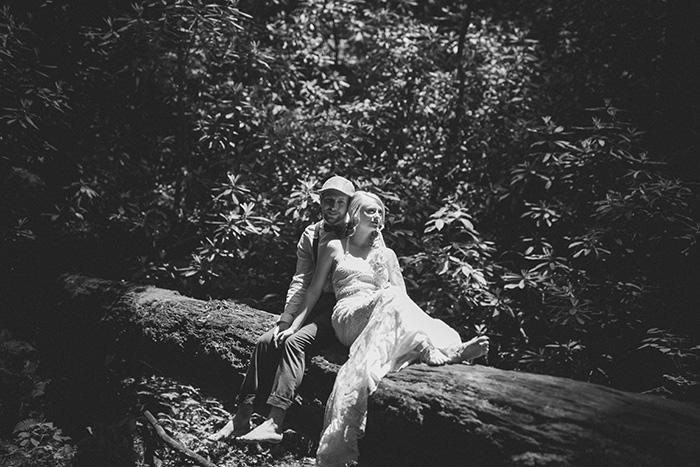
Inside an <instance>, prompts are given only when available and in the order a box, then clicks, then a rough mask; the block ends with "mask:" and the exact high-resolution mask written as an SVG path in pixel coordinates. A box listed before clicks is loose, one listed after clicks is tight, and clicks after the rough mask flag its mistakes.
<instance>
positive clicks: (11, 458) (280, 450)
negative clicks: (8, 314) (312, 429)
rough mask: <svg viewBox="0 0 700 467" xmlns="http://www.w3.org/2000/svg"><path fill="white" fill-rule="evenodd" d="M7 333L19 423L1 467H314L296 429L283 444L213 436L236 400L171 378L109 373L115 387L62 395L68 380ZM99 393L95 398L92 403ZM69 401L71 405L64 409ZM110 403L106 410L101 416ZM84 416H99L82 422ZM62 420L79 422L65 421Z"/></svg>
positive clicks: (1, 451)
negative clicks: (45, 368)
mask: <svg viewBox="0 0 700 467" xmlns="http://www.w3.org/2000/svg"><path fill="white" fill-rule="evenodd" d="M0 334H1V335H0V412H3V413H2V414H0V415H3V417H6V416H7V415H10V414H11V415H14V417H15V419H16V420H19V421H18V422H11V424H10V425H7V423H4V427H3V428H4V429H3V432H2V433H1V434H0V467H44V466H45V467H97V466H100V467H127V466H128V467H170V466H173V467H175V466H177V467H180V466H196V465H204V466H208V467H212V466H216V467H252V466H255V467H307V466H313V465H314V453H315V449H316V443H315V442H314V441H313V440H310V439H309V438H307V437H304V436H303V435H301V434H299V433H296V432H294V431H292V430H287V431H286V432H285V434H284V439H283V441H282V442H281V443H280V444H277V445H269V444H268V445H260V444H252V445H248V444H243V443H239V442H235V441H231V440H226V441H210V440H208V439H207V438H208V436H209V435H211V434H213V433H215V432H216V431H217V430H218V429H219V428H221V427H222V426H223V425H225V424H226V422H227V421H228V420H229V419H230V417H231V413H230V412H229V411H227V410H226V408H225V407H228V405H229V401H224V400H220V399H217V398H215V397H211V396H209V395H207V394H205V393H204V391H202V390H201V389H199V388H196V387H193V386H192V385H188V384H184V383H182V382H180V381H177V380H176V379H173V378H170V377H168V376H165V375H153V374H151V375H144V374H143V373H142V374H141V375H140V376H137V377H134V376H129V375H124V374H120V375H119V377H118V378H116V379H115V378H114V376H116V374H115V373H114V372H113V373H112V374H111V377H110V378H103V379H111V380H112V381H111V382H110V383H109V387H107V386H105V385H103V386H101V387H98V388H97V389H96V388H95V387H94V386H90V387H89V389H88V390H87V391H83V392H81V389H80V388H77V387H76V386H70V389H68V390H63V391H60V395H59V396H58V397H57V396H56V390H55V389H54V390H52V389H51V388H52V387H53V386H60V384H58V383H57V381H59V379H60V378H56V377H55V375H54V376H53V378H54V379H55V381H52V379H50V378H48V377H47V376H46V375H41V374H40V372H39V371H38V369H39V365H38V363H37V362H38V357H37V355H38V352H37V351H36V349H34V347H33V346H32V345H30V344H28V343H26V342H23V341H20V340H16V339H14V338H12V337H11V336H10V334H9V333H8V332H6V331H2V333H0ZM81 383H83V381H78V384H81ZM85 383H86V384H87V383H88V382H87V381H85ZM71 393H72V394H71ZM91 393H94V394H93V395H94V396H95V400H90V401H88V400H86V399H87V398H91V396H90V395H88V396H87V397H86V396H85V394H91ZM98 393H100V394H98ZM81 399H82V400H81ZM62 401H63V402H64V405H65V407H56V405H57V404H60V403H61V402H62ZM107 405H111V407H110V408H106V406H107ZM52 406H53V407H52ZM102 406H105V413H104V414H101V413H97V412H99V411H100V407H102ZM115 408H116V409H115ZM9 409H12V410H11V411H10V410H9ZM77 412H83V413H80V414H78V413H77ZM90 412H92V413H90ZM17 414H19V417H17ZM56 414H58V415H56ZM148 415H152V417H153V418H152V419H151V420H149V417H148ZM8 419H9V417H7V418H6V420H5V422H7V421H8ZM76 419H79V420H83V421H84V420H92V421H91V422H89V426H87V425H83V426H78V425H80V422H78V423H77V424H76ZM62 421H69V423H67V424H66V425H70V424H72V425H73V426H72V427H69V426H61V425H62V423H61V422H62ZM154 421H155V422H156V424H157V425H158V427H160V428H162V430H160V429H158V428H156V426H155V425H154V423H153V422H154ZM259 421H261V420H254V422H259ZM159 432H160V433H159ZM167 438H170V440H167Z"/></svg>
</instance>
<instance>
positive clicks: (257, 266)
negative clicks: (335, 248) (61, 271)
mask: <svg viewBox="0 0 700 467" xmlns="http://www.w3.org/2000/svg"><path fill="white" fill-rule="evenodd" d="M453 3H454V2H431V3H429V4H424V5H417V4H413V3H407V2H374V3H371V2H370V3H368V2H364V1H360V0H353V1H347V2H330V3H329V2H325V1H321V0H309V1H305V2H299V3H283V2H276V1H275V2H241V3H237V2H233V1H228V0H227V1H219V2H207V1H203V0H167V1H154V0H144V1H141V2H137V3H135V4H133V5H128V6H127V5H121V6H119V5H116V4H112V3H110V8H109V9H105V10H104V11H105V12H104V13H103V12H102V11H100V12H99V13H96V12H95V11H93V10H89V11H90V12H91V14H90V15H88V17H89V18H88V19H86V20H85V22H84V23H81V22H80V21H79V20H78V19H77V18H80V17H81V13H83V12H86V11H88V10H83V9H81V8H86V7H84V6H80V5H76V4H72V3H70V2H60V1H54V2H45V3H43V4H41V6H40V7H35V8H34V9H35V10H37V12H40V13H41V15H28V14H24V13H26V12H29V10H31V8H29V7H27V10H26V11H25V10H24V9H22V8H20V7H18V6H14V7H13V8H11V9H10V8H5V9H3V10H2V16H1V17H0V31H2V34H3V38H4V39H3V42H2V47H3V49H2V52H3V53H2V54H0V65H2V67H1V68H0V81H2V82H3V83H10V85H8V86H4V85H3V87H2V88H1V89H0V99H2V102H3V105H2V106H0V107H1V108H2V110H1V111H0V124H2V125H4V127H5V129H6V130H7V132H5V133H3V136H0V149H1V150H2V157H3V159H2V163H3V164H4V165H3V169H4V172H3V177H4V178H6V179H7V180H10V181H12V183H13V184H14V185H13V186H17V187H19V190H12V189H7V190H5V191H3V195H6V199H8V200H9V204H8V205H9V206H10V207H9V209H8V210H6V213H5V214H6V215H5V216H3V219H2V224H1V225H0V239H1V240H2V242H3V245H11V244H13V242H14V243H15V244H16V243H17V242H23V243H24V244H29V245H31V244H34V243H38V244H41V243H42V242H49V240H56V239H59V240H61V241H67V240H70V241H74V242H77V243H78V244H79V245H82V244H83V243H82V242H85V243H87V240H94V243H95V244H98V245H101V246H99V247H95V250H94V251H96V252H97V253H104V252H105V251H107V252H110V253H111V254H112V256H111V257H112V258H113V259H112V260H111V262H106V263H101V264H95V263H99V260H95V262H94V263H89V264H90V265H91V266H92V267H93V268H95V269H96V270H97V271H98V272H100V273H101V274H114V275H117V276H119V277H121V276H128V278H129V279H132V280H136V281H139V282H152V283H157V284H159V285H161V286H165V287H171V288H176V289H178V290H180V291H182V292H184V293H187V294H191V295H196V296H200V297H239V298H246V299H249V300H255V301H257V304H258V305H259V306H262V307H267V308H269V309H271V310H274V311H279V309H280V308H281V302H282V297H283V296H284V294H285V289H286V286H287V284H288V281H289V277H290V276H291V274H292V272H293V269H294V263H295V256H294V246H295V243H296V241H297V238H298V236H299V233H300V232H301V230H302V229H303V228H304V226H305V225H307V224H308V223H309V222H311V221H312V220H315V219H316V218H317V216H318V211H317V200H318V197H317V194H316V193H315V190H316V189H317V188H318V186H319V184H320V183H321V182H322V181H323V180H324V179H325V178H327V177H328V176H329V175H331V174H333V173H340V174H343V175H345V176H347V177H349V178H351V179H353V180H355V181H356V182H357V185H358V187H360V188H364V189H369V190H372V191H374V192H376V193H378V194H380V195H381V196H382V197H383V198H384V199H385V201H386V202H387V205H388V208H389V215H388V229H386V230H385V232H384V235H385V237H386V240H387V243H388V244H389V245H390V246H392V247H393V248H395V249H396V250H397V252H398V253H399V255H400V256H401V262H402V265H403V267H404V273H405V276H406V281H407V284H408V286H409V289H410V290H409V292H410V293H411V295H412V296H413V297H414V298H415V299H416V300H417V301H418V302H419V304H420V305H421V306H424V307H425V308H426V310H428V311H429V312H430V313H431V314H433V315H434V316H436V317H440V318H442V319H445V320H446V321H448V322H449V323H450V324H452V325H454V326H455V327H456V328H457V329H459V331H460V333H462V335H463V337H465V338H466V337H471V336H472V335H474V334H483V333H487V334H489V335H491V336H492V338H493V342H494V346H493V347H494V348H495V349H496V350H495V351H494V354H493V355H492V356H491V357H490V362H491V363H493V364H496V365H500V366H503V367H509V368H517V369H523V370H528V371H537V372H546V373H551V374H558V375H564V376H567V377H573V378H579V379H585V380H592V381H597V382H604V383H610V384H618V383H619V382H620V380H621V378H622V377H621V376H616V375H618V374H619V375H621V374H624V372H623V371H621V368H622V367H624V366H625V364H626V362H628V361H629V360H630V359H631V357H630V356H631V355H635V356H644V355H646V352H651V351H658V352H659V353H661V354H663V355H666V356H668V355H669V352H663V351H661V350H660V349H661V348H665V349H671V348H674V349H680V348H682V349H683V350H682V351H680V350H679V352H681V353H682V355H683V357H682V358H679V359H678V358H677V359H675V360H672V359H671V360H669V361H666V360H663V362H664V363H663V364H662V365H661V367H660V369H659V368H655V369H653V371H654V372H655V373H654V375H655V376H654V377H655V379H654V381H653V382H651V383H649V382H639V384H638V385H637V386H635V388H637V389H640V388H646V387H648V385H649V384H661V383H662V374H666V375H667V376H669V377H671V378H686V379H687V380H688V381H691V380H693V378H695V376H693V375H696V374H697V373H698V372H697V371H696V370H695V368H696V366H697V359H696V358H694V357H691V355H695V354H696V353H694V352H696V345H695V343H697V342H698V341H699V340H700V336H698V335H697V332H696V331H694V330H695V329H697V327H698V326H695V325H696V324H699V323H698V321H697V318H695V317H694V314H693V312H692V310H693V309H694V307H695V306H696V305H697V303H698V302H700V297H698V296H697V295H696V294H695V293H694V292H692V290H689V289H690V288H691V287H686V288H683V287H682V285H684V284H693V283H694V280H695V279H697V277H698V275H699V273H700V271H699V270H698V268H697V266H696V264H697V261H696V259H697V255H698V249H697V239H698V235H699V234H700V222H699V221H698V220H697V219H698V211H697V208H698V203H697V201H698V200H697V190H696V188H695V186H694V185H693V184H691V183H688V181H687V180H684V179H682V178H678V177H677V176H673V175H671V171H670V170H669V167H667V166H666V165H665V164H661V163H660V161H662V160H664V159H669V160H670V159H672V158H673V157H674V155H673V154H671V153H664V152H659V149H658V148H659V146H655V151H651V150H650V149H649V148H648V147H647V144H646V143H647V141H649V139H648V135H647V134H645V133H643V132H642V131H640V130H638V129H636V128H635V127H636V126H639V125H638V124H636V123H637V121H638V120H640V118H639V116H640V113H639V112H638V111H635V112H634V113H632V114H631V115H627V114H626V113H625V112H623V111H621V110H618V109H617V108H615V105H613V102H615V103H616V104H617V103H619V102H624V103H625V105H623V107H624V106H628V105H630V101H629V100H625V99H627V98H628V97H629V96H633V97H634V96H637V95H639V93H642V92H644V91H645V90H653V89H655V88H654V86H656V85H657V84H658V83H659V82H662V81H663V80H662V79H661V77H660V75H658V74H653V73H652V74H650V75H649V76H646V75H644V73H643V71H644V70H641V69H640V68H639V67H635V66H633V65H634V64H633V63H631V61H630V58H629V57H627V56H625V55H624V54H623V53H620V52H618V51H617V46H619V45H621V44H622V45H626V46H627V47H631V48H632V49H634V48H635V47H640V48H644V50H645V52H644V56H645V57H649V58H650V60H651V59H652V58H654V57H659V56H661V55H662V54H663V52H664V49H663V47H662V46H661V43H662V37H663V34H662V33H663V27H662V26H660V25H659V24H658V23H657V22H654V21H651V20H652V19H655V18H660V17H663V14H664V8H665V7H664V6H663V5H661V3H663V2H656V1H653V0H650V1H648V2H645V3H644V4H645V5H646V6H649V7H650V9H644V8H639V7H638V6H636V5H635V4H633V3H632V2H627V1H625V2H622V3H619V2H617V3H619V4H616V5H612V6H611V5H608V3H605V2H591V3H585V2H577V1H566V2H565V3H564V4H561V2H560V3H557V4H555V3H554V2H551V1H546V2H540V3H539V4H538V5H537V6H536V7H535V8H532V4H531V2H528V1H517V2H488V4H487V3H483V4H482V3H481V2H477V3H475V4H469V5H459V4H457V5H455V4H453ZM562 5H565V6H562ZM651 7H653V8H651ZM641 10H644V11H641ZM13 12H17V13H13ZM23 12H24V13H23ZM31 12H32V13H35V12H33V11H31ZM17 15H24V16H23V18H24V19H26V24H24V25H21V21H19V20H18V16H17ZM42 15H43V16H42ZM50 16H55V17H58V18H63V19H64V20H65V22H66V24H68V25H72V29H71V28H70V27H66V28H65V30H63V31H62V33H64V34H68V37H67V38H63V39H67V40H63V42H61V41H57V37H58V34H59V32H57V31H54V30H53V29H49V30H48V32H41V30H42V29H41V28H40V27H39V26H41V25H42V24H43V23H41V22H40V20H39V18H40V17H44V18H45V17H50ZM613 20H614V21H613ZM66 31H67V32H66ZM610 31H615V32H616V35H615V36H613V35H612V34H610ZM641 32H644V33H649V34H650V36H649V35H643V34H641ZM618 33H619V34H618ZM42 34H43V35H42ZM52 34H53V35H52ZM49 44H50V46H51V47H50V48H49ZM60 44H66V45H65V47H64V48H63V49H61V45H60ZM647 46H648V47H647ZM44 50H52V51H57V50H59V51H61V53H62V57H64V62H65V63H69V64H70V67H68V66H66V65H62V66H55V67H54V68H52V67H49V66H48V65H49V64H48V63H47V62H46V61H45V55H42V53H41V51H44ZM624 50H627V51H629V50H631V49H630V48H625V49H624ZM654 63H656V62H654ZM51 65H52V66H54V64H51ZM657 68H658V67H657V66H656V65H655V67H654V70H657ZM652 71H653V70H652ZM657 71H658V70H657ZM654 73H656V71H654ZM632 85H633V86H632ZM630 86H631V87H630ZM628 89H631V90H630V91H629V92H628ZM635 93H636V94H635ZM608 96H612V97H614V99H609V100H605V98H606V97H608ZM600 102H604V105H603V106H602V107H600V108H592V109H591V108H587V107H591V106H593V105H599V103H600ZM591 103H595V104H591ZM618 105H619V104H618ZM655 108H657V109H658V108H659V107H658V106H657V107H655ZM641 121H642V122H647V121H648V120H644V119H643V118H642V119H641ZM646 129H648V125H647V127H646V128H645V130H646ZM58 135H61V136H63V138H60V142H59V138H58V137H57V136H58ZM5 154H9V156H8V155H5ZM59 162H60V164H59ZM25 195H31V196H25ZM115 251H116V252H117V253H116V254H115V253H114V252H115ZM9 256H11V255H9ZM86 256H89V255H87V254H86ZM95 256H96V257H101V256H100V255H98V254H95ZM115 257H116V258H115ZM14 260H15V264H19V262H20V261H19V259H18V258H14ZM8 264H9V263H8ZM681 289H682V290H681ZM679 290H681V293H678V292H679ZM684 298H688V300H684ZM684 303H685V304H684ZM649 329H665V330H667V331H664V333H666V334H665V335H667V336H670V335H673V336H677V338H675V337H674V339H673V340H672V341H673V345H671V341H663V345H664V346H665V347H661V346H662V341H659V340H653V341H650V340H648V339H658V338H659V336H657V335H656V334H654V335H648V334H647V331H648V330H649ZM680 342H682V343H683V344H682V346H681V345H680V344H679V343H680ZM652 344H653V345H652ZM674 346H675V347H674ZM674 352H675V351H674ZM671 353H673V352H671ZM640 360H643V358H640ZM645 385H646V386H645ZM630 386H634V384H631V385H630Z"/></svg>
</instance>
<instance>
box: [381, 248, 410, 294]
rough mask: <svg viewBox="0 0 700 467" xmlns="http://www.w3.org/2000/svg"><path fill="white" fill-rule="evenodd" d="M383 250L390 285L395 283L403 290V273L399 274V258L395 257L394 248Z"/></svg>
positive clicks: (404, 288)
mask: <svg viewBox="0 0 700 467" xmlns="http://www.w3.org/2000/svg"><path fill="white" fill-rule="evenodd" d="M384 251H385V253H384V256H385V258H386V259H385V261H386V263H387V269H388V270H389V282H391V285H397V286H399V287H401V288H402V289H403V290H404V291H405V290H406V283H405V282H404V280H403V274H401V265H400V264H399V260H398V258H397V257H396V253H394V250H392V249H391V248H386V249H385V250H384Z"/></svg>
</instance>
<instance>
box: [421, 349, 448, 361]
mask: <svg viewBox="0 0 700 467" xmlns="http://www.w3.org/2000/svg"><path fill="white" fill-rule="evenodd" d="M420 361H421V362H423V363H427V364H428V365H430V366H440V365H444V364H445V363H448V362H449V361H450V357H448V356H447V355H445V354H444V353H442V351H441V350H439V349H437V348H435V347H433V346H432V345H429V346H427V347H426V348H424V349H423V350H422V351H421V353H420Z"/></svg>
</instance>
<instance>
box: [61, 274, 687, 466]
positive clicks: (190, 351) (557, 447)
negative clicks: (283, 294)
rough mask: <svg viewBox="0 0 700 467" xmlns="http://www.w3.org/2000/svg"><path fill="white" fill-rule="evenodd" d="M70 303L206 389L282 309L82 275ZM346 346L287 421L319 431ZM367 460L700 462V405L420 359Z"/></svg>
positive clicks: (375, 401)
mask: <svg viewBox="0 0 700 467" xmlns="http://www.w3.org/2000/svg"><path fill="white" fill-rule="evenodd" d="M60 285H61V290H62V293H63V301H64V305H67V306H64V307H62V309H63V310H69V311H66V312H64V313H68V314H67V315H66V318H69V317H72V319H74V320H75V323H76V325H80V326H84V329H90V330H92V331H91V332H97V333H100V334H101V335H102V339H103V340H106V341H107V342H108V345H110V346H112V347H113V350H114V351H119V352H122V353H125V354H133V355H136V354H142V355H147V356H148V358H149V361H155V362H157V363H155V364H156V365H160V368H162V369H164V371H173V372H178V373H183V374H187V376H188V377H189V378H191V379H192V380H194V381H196V382H197V383H199V384H202V385H203V386H205V387H216V388H219V389H221V390H224V391H229V393H230V396H231V397H232V396H233V395H234V394H235V391H236V390H237V388H238V387H239V385H240V382H241V380H242V375H243V372H244V370H245V368H246V366H247V361H248V356H249V354H250V351H251V350H252V348H253V346H254V344H255V340H256V338H257V337H258V336H259V335H260V334H261V333H263V332H264V331H265V330H267V329H268V328H269V327H270V326H271V325H272V324H273V323H274V321H275V316H274V315H272V314H270V313H267V312H264V311H260V310H256V309H254V308H252V307H250V306H247V305H245V304H241V303H237V302H234V301H219V300H216V301H202V300H196V299H193V298H189V297H185V296H182V295H180V294H178V293H176V292H173V291H169V290H164V289H159V288H156V287H151V286H134V285H129V284H124V283H119V282H113V281H105V280H100V279H94V278H89V277H84V276H80V275H69V276H64V277H63V278H62V280H61V284H60ZM339 359H342V351H341V352H340V353H338V349H329V352H327V353H324V354H323V355H321V356H317V357H315V358H314V359H313V360H312V362H311V365H310V366H309V368H308V373H307V375H306V378H305V381H304V384H303V388H302V390H301V391H300V393H301V399H302V400H303V402H302V404H300V407H305V408H300V407H296V408H295V410H293V411H291V412H290V414H289V416H288V421H289V423H290V424H291V425H292V426H294V427H297V429H299V428H298V427H302V428H301V429H303V430H304V431H305V432H306V434H308V435H310V436H315V437H317V436H318V434H319V429H320V424H321V421H322V419H321V417H322V402H321V401H324V400H325V398H326V397H327V396H328V394H329V392H330V389H331V387H332V385H333V381H334V378H335V374H336V371H337V367H338V365H337V364H338V363H339V362H340V360H339ZM360 448H361V455H362V457H361V460H362V463H363V465H364V464H366V465H371V466H379V465H382V466H421V467H422V466H445V467H451V466H455V467H456V466H466V465H484V466H486V465H488V466H492V467H493V466H495V467H498V466H502V467H515V466H552V467H553V466H557V467H567V466H571V467H586V466H591V467H593V466H595V467H599V466H620V467H623V466H624V467H628V466H649V467H657V466H658V467H662V466H663V467H666V466H676V467H677V466H684V467H691V466H700V407H699V406H698V405H695V404H692V403H683V402H677V401H671V400H666V399H663V398H660V397H657V396H650V395H640V394H633V393H628V392H623V391H618V390H614V389H610V388H606V387H603V386H599V385H594V384H589V383H583V382H579V381H574V380H569V379H565V378H556V377H550V376H544V375H534V374H527V373H520V372H514V371H506V370H499V369H495V368H490V367H486V366H481V365H474V366H467V365H450V366H445V367H439V368H432V367H427V366H425V365H413V366H411V367H409V368H407V369H405V370H402V371H401V372H398V373H394V374H391V375H389V376H388V377H386V378H385V379H384V380H383V381H382V383H381V384H380V387H379V389H378V390H377V391H376V392H375V394H374V395H373V396H372V397H371V399H370V401H369V413H368V421H367V432H366V436H365V438H364V439H363V440H362V441H361V444H360Z"/></svg>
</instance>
